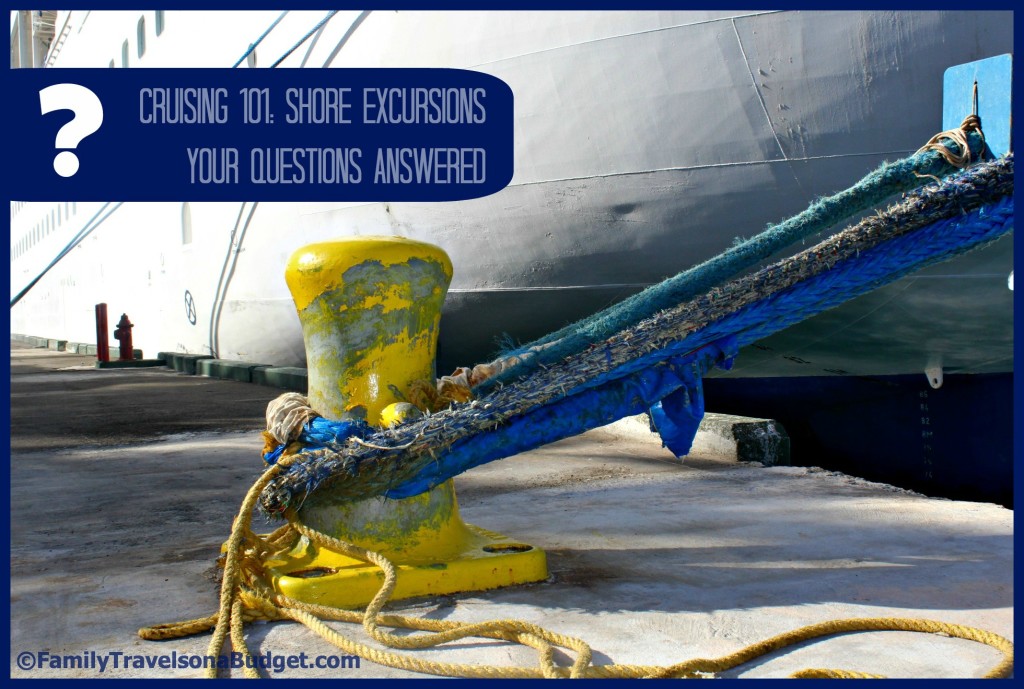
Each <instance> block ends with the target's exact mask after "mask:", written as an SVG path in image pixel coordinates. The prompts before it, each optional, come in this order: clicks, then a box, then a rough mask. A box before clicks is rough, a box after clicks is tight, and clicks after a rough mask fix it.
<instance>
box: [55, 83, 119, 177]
mask: <svg viewBox="0 0 1024 689" xmlns="http://www.w3.org/2000/svg"><path fill="white" fill-rule="evenodd" d="M39 106H40V108H41V109H42V111H43V114H44V115H45V114H46V113H49V112H53V111H54V110H70V111H72V112H73V113H75V116H74V118H72V120H71V121H70V122H68V123H67V124H66V125H64V126H63V127H61V128H60V131H59V132H57V138H56V141H55V142H54V147H55V148H77V147H78V144H79V143H81V141H82V139H84V138H85V137H87V136H89V135H90V134H92V133H94V132H95V131H96V130H97V129H99V128H100V125H101V124H103V105H102V104H101V103H100V99H99V98H97V97H96V94H95V93H93V92H92V91H90V90H89V89H87V88H85V87H84V86H79V85H78V84H54V85H53V86H47V87H46V88H44V89H43V90H41V91H40V92H39ZM53 170H54V172H56V173H57V174H58V175H60V176H61V177H71V176H72V175H74V174H75V173H76V172H78V156H76V155H75V154H74V153H72V152H71V151H61V152H60V153H58V154H57V157H56V158H54V159H53Z"/></svg>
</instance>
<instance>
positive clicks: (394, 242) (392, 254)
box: [285, 236, 452, 311]
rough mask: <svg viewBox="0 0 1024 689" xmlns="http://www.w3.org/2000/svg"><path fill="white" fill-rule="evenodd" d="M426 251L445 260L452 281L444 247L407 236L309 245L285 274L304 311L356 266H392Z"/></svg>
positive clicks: (298, 254) (367, 238) (333, 287)
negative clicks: (293, 281) (368, 263)
mask: <svg viewBox="0 0 1024 689" xmlns="http://www.w3.org/2000/svg"><path fill="white" fill-rule="evenodd" d="M418 252H422V253H418ZM423 254H427V255H430V256H431V257H433V258H436V259H440V260H441V261H443V262H444V265H445V266H446V269H447V270H446V272H447V275H448V280H451V278H452V263H451V259H449V258H448V254H446V253H445V252H444V250H442V249H441V248H440V247H436V246H433V245H430V244H426V243H424V242H417V241H415V240H412V239H407V238H405V237H389V236H365V237H346V238H344V239H338V240H333V241H327V242H318V243H316V244H309V245H307V246H304V247H302V248H301V249H299V250H298V251H296V252H295V253H294V254H292V256H291V258H290V259H289V260H288V265H287V267H286V268H285V276H286V280H287V281H288V287H289V289H290V290H291V293H292V299H294V300H295V308H297V309H298V310H299V311H302V310H303V309H305V308H306V307H307V306H309V304H310V303H311V302H312V301H313V300H314V299H316V298H317V297H319V296H320V295H322V294H324V293H325V292H329V291H331V290H334V289H337V288H339V287H342V284H341V282H340V279H341V276H342V275H343V274H344V273H345V270H346V269H348V268H350V267H352V266H353V265H356V264H358V263H365V262H367V261H376V262H378V263H381V264H382V265H384V266H389V265H393V264H395V263H405V262H407V261H408V259H409V257H410V256H411V255H423ZM293 279H295V284H294V285H293V283H292V280H293Z"/></svg>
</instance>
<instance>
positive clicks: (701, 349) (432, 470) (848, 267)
mask: <svg viewBox="0 0 1024 689" xmlns="http://www.w3.org/2000/svg"><path fill="white" fill-rule="evenodd" d="M983 180H998V183H996V184H992V182H991V181H983ZM1012 180H1013V160H1012V155H1011V156H1008V157H1007V158H1005V159H1003V160H1002V161H997V163H993V164H987V165H986V166H978V168H977V169H972V170H968V171H966V172H964V173H962V174H960V175H958V176H956V177H955V178H953V179H951V180H949V181H948V182H946V183H944V184H942V185H941V186H940V187H938V188H935V189H932V190H929V191H928V192H927V193H924V194H922V195H920V196H919V197H917V198H911V199H910V200H908V201H905V202H904V203H903V204H901V206H899V207H898V209H894V211H893V212H891V213H887V214H886V215H884V216H879V217H872V218H869V219H868V220H866V221H862V223H861V224H860V225H859V226H858V227H865V228H868V227H884V226H891V227H894V228H897V229H896V230H895V232H896V233H897V236H894V237H889V238H888V239H887V240H886V241H884V242H882V243H879V244H877V245H875V246H871V247H870V248H864V249H862V250H858V251H854V249H855V248H856V247H857V246H859V245H860V244H858V243H856V242H854V243H849V244H847V246H849V247H850V248H849V249H848V250H847V251H846V254H845V255H847V256H848V257H847V258H846V259H845V260H840V261H838V262H837V263H835V264H834V265H830V266H828V269H827V270H824V271H823V272H818V273H817V274H816V275H814V276H813V277H808V278H805V279H803V281H801V282H796V283H795V284H792V285H791V286H790V287H788V288H786V289H782V290H780V291H778V292H776V293H774V294H770V295H768V296H766V297H764V298H761V299H759V300H757V301H754V302H753V303H749V304H748V305H746V306H744V307H742V308H737V309H736V310H734V311H732V312H730V313H726V314H725V315H723V316H722V317H720V318H718V320H713V321H712V322H711V323H710V324H708V325H706V326H704V327H701V328H700V329H697V330H694V331H692V332H690V333H689V334H680V335H678V336H675V335H673V334H672V332H673V331H671V330H670V331H669V332H667V333H665V332H664V331H659V332H663V334H661V335H659V336H658V337H657V338H655V339H652V340H650V341H647V342H638V343H637V346H639V347H642V348H643V349H644V350H648V351H647V353H646V354H642V355H639V356H637V357H635V358H630V359H629V360H628V361H625V362H624V363H622V364H620V365H618V366H616V367H614V368H612V369H611V370H607V371H605V372H604V373H601V374H600V375H594V376H588V377H586V378H584V379H581V380H584V381H585V382H580V383H577V384H574V386H570V387H571V389H568V390H563V391H562V395H561V396H560V398H558V399H556V400H554V401H551V402H550V403H547V404H543V405H541V406H534V407H531V408H528V409H526V410H525V411H524V412H522V413H521V414H519V415H517V416H515V417H513V418H508V419H506V420H505V421H503V422H501V423H495V425H494V427H493V429H489V430H487V431H485V432H476V433H475V434H470V435H465V436H463V437H461V438H460V439H458V440H455V441H454V442H452V443H451V444H450V445H449V446H448V447H439V448H437V449H436V451H434V450H430V458H431V461H428V462H425V463H420V465H419V466H418V468H416V467H412V468H403V466H404V465H402V463H401V460H402V457H401V454H400V453H397V454H396V450H401V448H399V447H379V448H378V450H379V451H378V450H374V451H373V452H364V451H359V452H351V451H348V452H347V453H346V448H345V446H344V445H336V444H332V443H327V444H323V443H320V442H317V440H316V439H315V438H313V437H312V435H309V436H308V437H307V440H309V441H312V445H311V446H310V447H309V448H307V452H319V451H320V450H324V449H326V450H328V452H327V453H326V454H324V453H320V454H319V456H317V455H314V456H312V457H311V458H310V459H309V460H306V461H304V462H301V463H296V464H295V465H293V466H292V467H291V468H290V469H289V470H288V472H287V473H286V474H285V475H284V476H283V477H282V478H284V479H286V480H287V482H288V484H287V487H284V488H282V487H281V486H277V487H275V489H274V490H276V491H277V492H276V494H275V495H276V497H272V498H267V497H266V496H267V495H268V491H265V492H264V498H263V499H261V504H262V506H263V507H264V509H265V510H267V511H268V512H269V513H271V514H274V513H276V512H278V511H279V510H280V509H281V508H282V507H283V506H285V505H287V504H289V503H291V502H293V500H292V498H291V497H289V496H293V497H298V495H299V494H301V495H302V496H307V495H310V494H311V493H313V492H314V491H315V490H316V489H317V488H318V487H319V486H321V485H324V484H326V483H332V482H334V481H335V480H336V479H340V480H342V481H344V479H345V476H349V477H351V478H352V479H353V480H354V481H355V482H356V483H353V485H357V486H358V490H359V495H360V497H371V496H373V495H380V494H384V495H386V496H388V497H391V498H403V497H409V496H412V495H416V494H419V493H421V492H423V491H425V490H428V489H429V488H431V487H433V486H435V485H437V484H439V483H440V482H442V481H445V480H447V479H448V478H451V477H453V476H455V475H457V474H459V473H462V472H463V471H466V470H467V469H469V468H472V467H474V466H478V465H480V464H483V463H486V462H490V461H493V460H496V459H501V458H503V457H507V456H510V455H513V454H516V453H519V452H523V451H526V450H530V449H533V448H535V447H539V446H540V445H543V444H546V443H549V442H553V441H555V440H559V439H562V438H565V437H570V436H572V435H576V434H578V433H582V432H584V431H586V430H589V429H592V428H596V427H599V426H602V425H604V424H607V423H610V422H611V421H614V420H616V419H618V418H622V417H623V416H627V415H632V414H637V413H640V412H642V411H644V410H646V409H647V408H649V407H650V406H651V405H653V404H654V403H656V402H658V401H659V400H662V399H664V398H665V397H666V396H668V395H670V394H673V393H674V392H675V391H677V390H680V389H687V390H692V391H694V395H693V397H694V399H696V400H698V401H699V393H700V379H701V376H703V374H704V373H706V372H707V370H708V369H709V368H710V367H711V366H712V365H721V364H724V363H727V362H728V361H729V360H730V359H731V358H732V357H733V356H734V355H735V352H736V350H737V349H738V348H739V347H740V346H742V345H744V344H748V343H750V342H754V341H756V340H759V339H761V338H763V337H766V336H767V335H769V334H771V333H774V332H777V331H779V330H781V329H783V328H786V327H788V326H789V325H791V324H793V323H795V322H798V321H800V320H803V319H806V318H809V317H811V316H813V315H816V314H817V313H820V312H822V311H824V310H826V309H829V308H832V307H834V306H836V305H838V304H841V303H843V302H845V301H847V300H849V299H851V298H853V297H856V296H858V295H860V294H863V293H865V292H868V291H870V290H872V289H875V288H877V287H879V286H882V285H884V284H887V283H890V282H892V281H894V280H896V279H898V278H900V277H903V276H904V275H906V274H908V273H910V272H912V271H915V270H918V269H920V268H923V267H925V266H928V265H931V264H934V263H937V262H940V261H944V260H947V259H949V258H952V257H953V256H956V255H958V254H961V253H965V252H967V251H970V250H972V249H975V248H977V247H979V246H982V245H984V244H986V243H988V242H991V241H994V240H995V239H998V238H999V237H1000V236H1002V235H1003V234H1005V233H1006V232H1008V231H1010V230H1011V229H1012V226H1013V200H1012V196H1009V195H1008V194H1012ZM986 185H991V186H986ZM927 204H932V205H931V206H929V205H927ZM929 208H930V209H931V210H928V209H929ZM966 208H973V210H971V211H970V212H964V209H966ZM943 216H947V217H944V218H943ZM948 216H951V217H948ZM935 217H940V218H943V219H940V220H937V221H934V222H931V223H930V224H925V223H927V222H928V220H929V219H931V218H935ZM922 225H923V227H922ZM900 228H902V229H900ZM899 232H903V233H902V234H899ZM871 233H872V230H868V236H870V235H871ZM887 234H888V233H887ZM840 236H841V235H837V237H840ZM855 236H856V235H850V236H849V238H846V237H845V236H843V238H842V239H840V240H839V241H840V243H846V242H850V241H852V239H854V238H855ZM880 236H881V235H880ZM824 246H825V245H819V246H818V247H815V248H813V249H810V250H808V251H807V252H804V254H802V256H804V259H803V260H805V261H812V260H813V261H817V262H818V263H819V265H827V264H825V263H821V261H820V260H819V259H818V256H819V254H818V252H819V251H820V250H821V247H824ZM833 246H835V244H833ZM822 260H827V256H825V257H823V259H822ZM779 265H781V266H783V269H789V268H790V267H792V266H799V265H800V263H799V262H797V261H794V260H793V259H790V260H789V261H787V262H786V263H785V264H779ZM777 270H779V268H778V267H777V266H773V267H770V268H767V269H763V270H762V271H759V272H758V273H756V274H754V275H752V276H750V278H745V279H741V280H740V281H738V282H737V284H739V283H741V282H743V280H751V281H753V282H754V283H756V282H757V281H759V280H762V279H769V278H771V276H772V274H773V271H777ZM801 274H802V273H800V271H799V270H796V271H795V272H793V275H794V276H799V275H801ZM762 276H763V277H762ZM744 284H745V283H744ZM744 289H745V288H744ZM757 291H758V290H756V289H755V290H754V292H755V293H756V292H757ZM723 294H724V293H723ZM719 296H722V295H719ZM708 299H710V300H711V302H714V296H713V295H709V297H708ZM701 303H703V302H701V301H700V300H698V301H695V302H693V304H696V305H697V307H700V304H701ZM740 303H742V302H740ZM666 314H669V312H666ZM672 322H675V321H672ZM673 327H675V326H673ZM652 332H654V331H652ZM626 342H627V343H628V342H629V340H626ZM628 346H629V347H630V348H632V347H633V345H632V344H628ZM595 351H596V352H597V353H596V354H595V356H604V354H603V353H602V352H604V350H603V349H601V350H595ZM509 390H511V389H509ZM499 396H500V393H499ZM478 403H479V404H481V405H483V406H484V408H487V407H491V406H492V404H497V405H499V406H500V404H501V402H498V400H497V399H496V398H495V397H494V396H492V397H490V398H483V399H480V400H478V402H475V403H471V404H470V406H471V405H473V404H478ZM462 406H467V405H462ZM476 408H477V409H480V408H481V407H479V406H478V407H476ZM452 413H453V414H456V415H457V414H458V413H459V409H453V410H452ZM444 414H445V413H444V412H442V414H441V416H443V415H444ZM432 418H437V416H435V417H432ZM456 418H457V416H453V417H452V419H451V420H453V421H454V420H455V419H456ZM414 425H417V424H410V428H409V429H407V432H406V433H405V435H404V436H402V435H401V433H397V434H396V435H395V437H387V436H386V435H374V434H372V433H371V432H370V429H368V428H367V429H358V432H357V433H356V435H358V436H359V437H362V438H368V439H369V440H370V441H371V442H372V443H373V444H378V445H379V444H381V443H383V444H385V445H387V444H397V443H401V442H403V440H402V438H403V437H404V438H405V439H406V440H408V439H409V437H408V436H409V435H410V434H412V433H414V432H426V433H427V434H428V436H431V435H432V434H433V433H435V432H436V430H431V429H430V422H429V420H427V421H424V422H422V423H421V424H418V425H419V426H421V427H420V428H419V429H418V430H417V429H414V428H412V427H411V426H414ZM311 430H312V429H311ZM331 453H336V454H333V455H332V454H331ZM364 462H373V463H375V464H376V465H377V466H378V469H371V470H370V471H371V472H376V474H377V476H378V480H377V483H376V484H375V485H374V487H372V488H371V487H370V486H367V485H365V484H363V483H362V482H360V481H359V477H360V475H361V474H365V473H366V472H364V471H363V468H364V467H363V463H364ZM388 462H393V463H392V464H388ZM385 474H387V475H389V476H390V477H391V478H389V479H388V481H389V483H388V485H386V486H384V487H379V484H380V481H379V479H380V476H381V475H385ZM279 480H280V479H278V481H279ZM272 485H273V484H272Z"/></svg>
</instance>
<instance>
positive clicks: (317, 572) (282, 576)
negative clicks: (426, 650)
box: [265, 524, 548, 609]
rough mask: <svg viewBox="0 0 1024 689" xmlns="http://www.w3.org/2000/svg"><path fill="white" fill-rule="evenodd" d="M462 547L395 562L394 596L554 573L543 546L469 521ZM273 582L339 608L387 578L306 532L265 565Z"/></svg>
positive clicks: (291, 593) (368, 596) (367, 597)
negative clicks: (313, 539)
mask: <svg viewBox="0 0 1024 689" xmlns="http://www.w3.org/2000/svg"><path fill="white" fill-rule="evenodd" d="M464 527H465V535H464V536H463V538H462V539H461V540H462V544H461V545H462V548H461V551H460V552H459V553H458V554H457V555H456V556H455V557H450V558H449V559H438V560H437V561H428V560H426V559H423V558H419V561H412V562H397V561H396V562H395V567H396V569H397V572H398V578H397V582H396V585H395V590H394V593H393V594H392V596H391V600H400V599H404V598H418V597H422V596H436V595H444V594H450V593H460V592H464V591H483V590H487V589H495V588H500V587H503V586H514V585H517V584H528V583H533V582H537V581H544V580H545V579H547V578H548V569H547V558H546V556H545V554H544V551H543V550H540V549H539V548H535V547H533V546H531V545H527V544H525V543H521V542H518V541H513V540H511V539H509V538H506V537H505V536H502V535H501V534H497V533H494V532H491V531H487V530H485V529H481V528H480V527H477V526H473V525H472V524H464ZM265 572H266V576H267V583H268V584H270V586H271V587H272V588H273V589H274V590H275V591H277V592H278V593H281V594H283V595H285V596H288V597H289V598H293V599H295V600H300V601H302V602H304V603H315V604H318V605H328V606H331V607H335V608H346V609H351V608H361V607H364V606H365V605H366V604H367V603H369V602H370V601H371V600H372V599H373V597H374V596H375V595H376V594H377V592H378V591H379V590H380V587H381V585H382V584H383V583H384V574H383V573H382V572H381V570H380V568H378V567H377V566H376V565H371V564H367V563H365V562H362V561H360V560H355V559H352V558H349V557H346V556H344V555H341V554H339V553H335V552H332V551H329V550H325V549H321V548H319V547H318V546H316V545H315V544H313V543H311V542H310V541H309V540H308V539H307V538H305V537H302V538H300V539H299V541H298V542H297V543H296V545H295V546H294V547H293V548H292V549H291V550H290V551H288V552H287V553H285V554H284V555H283V556H280V557H278V558H277V559H274V560H270V561H268V562H267V563H266V568H265Z"/></svg>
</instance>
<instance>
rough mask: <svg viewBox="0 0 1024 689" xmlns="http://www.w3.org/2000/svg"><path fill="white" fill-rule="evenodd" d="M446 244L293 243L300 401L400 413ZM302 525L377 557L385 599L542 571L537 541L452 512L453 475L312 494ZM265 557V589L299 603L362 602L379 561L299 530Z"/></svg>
mask: <svg viewBox="0 0 1024 689" xmlns="http://www.w3.org/2000/svg"><path fill="white" fill-rule="evenodd" d="M451 276H452V266H451V261H450V260H449V258H448V256H447V254H445V252H444V251H443V250H442V249H441V248H439V247H436V246H433V245H430V244H425V243H423V242H417V241H413V240H410V239H405V238H402V237H351V238H347V239H341V240H337V241H332V242H323V243H318V244H312V245H309V246H306V247H303V248H301V249H299V250H298V251H296V252H295V253H294V254H293V255H292V257H291V259H290V260H289V262H288V267H287V270H286V273H285V277H286V280H287V282H288V287H289V289H290V290H291V292H292V297H293V298H294V300H295V306H296V309H297V310H298V313H299V320H300V321H301V323H302V332H303V338H304V340H305V345H306V360H307V361H306V364H307V366H308V376H309V379H308V385H309V391H308V397H309V403H310V406H311V407H313V409H314V410H316V411H317V413H319V414H321V415H322V416H324V417H326V418H329V419H335V420H337V419H340V418H343V417H351V416H357V417H361V418H365V419H366V421H367V422H368V423H371V424H380V425H390V424H392V423H395V422H398V421H401V420H402V419H403V418H406V417H407V415H409V414H410V412H412V413H415V412H414V410H413V409H410V405H408V404H406V403H405V402H404V398H405V397H406V396H407V395H408V392H409V386H410V385H411V384H412V383H413V382H414V381H416V380H430V381H433V380H434V378H435V371H434V357H435V354H436V351H437V333H438V327H439V324H440V320H441V306H442V304H443V303H444V297H445V294H446V292H447V290H448V283H449V282H450V281H451ZM299 517H300V519H301V520H302V521H303V522H304V523H305V524H307V525H308V526H310V527H312V528H314V529H317V530H318V531H321V532H323V533H326V534H329V535H331V536H334V537H336V538H340V539H342V540H346V541H349V542H352V543H355V544H357V545H359V546H362V547H363V548H366V549H368V550H374V551H377V552H380V553H382V554H383V555H385V556H387V557H388V558H389V559H390V560H391V561H392V562H394V563H395V565H396V566H397V570H398V580H397V585H396V587H395V592H394V595H393V596H392V598H393V599H399V598H410V597H414V596H426V595H437V594H445V593H456V592H460V591H476V590H482V589H491V588H497V587H499V586H509V585H513V584H524V583H528V582H534V581H541V580H544V579H546V578H547V576H548V572H547V562H546V558H545V555H544V552H543V551H542V550H540V549H538V548H534V547H532V546H530V545H526V544H522V543H516V542H513V541H511V540H510V539H508V538H506V537H504V536H502V535H500V534H496V533H493V532H490V531H485V530H483V529H480V528H479V527H475V526H473V525H471V524H466V523H464V522H463V521H462V519H461V518H460V517H459V509H458V503H457V502H456V499H455V487H454V484H453V483H452V481H450V480H449V481H446V482H445V483H443V484H441V485H439V486H437V487H436V488H434V489H432V490H430V491H427V492H426V493H422V494H420V495H417V496H414V497H411V498H406V499H404V500H387V499H385V498H371V499H369V500H363V501H360V502H356V503H351V502H350V503H344V502H340V501H335V500H333V498H332V496H331V493H330V489H329V488H328V489H321V490H319V491H317V492H316V493H315V494H313V495H311V496H310V497H309V498H308V499H307V500H306V502H305V503H304V504H303V506H302V508H301V509H300V511H299ZM266 564H267V567H266V572H267V575H268V579H269V581H270V583H271V585H272V586H273V587H274V589H275V590H277V591H279V592H280V593H283V594H285V595H287V596H289V597H291V598H295V599H298V600H301V601H305V602H307V603H317V604H321V605H330V606H334V607H340V608H355V607H361V606H364V605H366V604H367V603H368V602H369V601H370V600H371V599H372V598H373V596H374V595H375V594H376V593H377V591H378V590H379V588H380V585H381V582H382V581H383V575H382V574H381V572H380V570H379V569H378V568H377V567H375V566H373V565H368V564H366V563H363V562H361V561H358V560H353V559H351V558H348V557H345V556H344V555H340V554H338V553H334V552H331V551H328V550H322V549H320V548H319V547H318V546H316V545H314V544H312V543H310V542H309V541H308V540H307V539H306V538H302V539H300V540H299V542H298V543H297V544H296V546H295V547H294V548H292V550H291V551H289V552H288V553H286V554H285V555H284V556H282V557H280V558H278V559H276V560H272V561H270V562H268V563H266Z"/></svg>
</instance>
